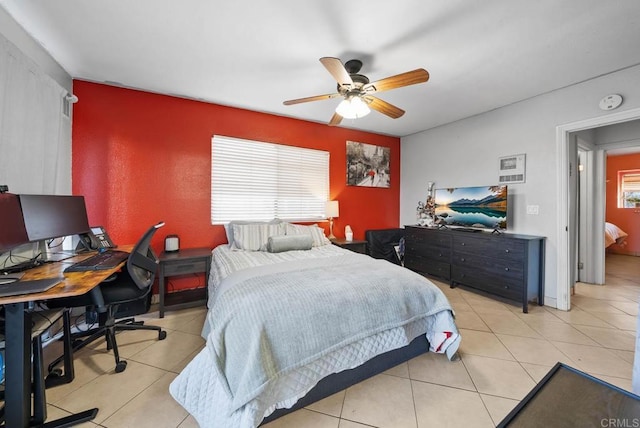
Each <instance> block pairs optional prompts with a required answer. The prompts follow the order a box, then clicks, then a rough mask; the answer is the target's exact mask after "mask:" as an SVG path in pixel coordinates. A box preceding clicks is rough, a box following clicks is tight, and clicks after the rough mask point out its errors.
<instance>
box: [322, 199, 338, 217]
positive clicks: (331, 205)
mask: <svg viewBox="0 0 640 428" xmlns="http://www.w3.org/2000/svg"><path fill="white" fill-rule="evenodd" d="M324 211H325V215H326V216H327V217H329V218H334V217H339V216H340V204H338V201H327V204H326V205H325V209H324Z"/></svg>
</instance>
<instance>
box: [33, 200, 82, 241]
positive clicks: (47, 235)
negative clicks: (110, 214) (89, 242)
mask: <svg viewBox="0 0 640 428" xmlns="http://www.w3.org/2000/svg"><path fill="white" fill-rule="evenodd" d="M20 206H21V207H22V215H23V218H24V225H25V228H26V230H27V236H28V237H29V241H31V242H36V241H42V240H45V239H52V238H60V237H62V236H69V235H77V234H80V233H87V232H88V231H89V230H90V227H89V220H88V219H87V208H86V206H85V204H84V196H61V195H20Z"/></svg>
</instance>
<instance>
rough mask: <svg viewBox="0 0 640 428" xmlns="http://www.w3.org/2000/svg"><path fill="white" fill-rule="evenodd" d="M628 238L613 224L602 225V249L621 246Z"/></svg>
mask: <svg viewBox="0 0 640 428" xmlns="http://www.w3.org/2000/svg"><path fill="white" fill-rule="evenodd" d="M627 236H629V235H628V234H627V233H626V232H625V231H624V230H622V229H620V228H619V227H618V226H616V225H615V224H613V223H609V222H605V224H604V248H609V246H611V245H612V244H618V245H623V244H624V242H625V240H626V239H627Z"/></svg>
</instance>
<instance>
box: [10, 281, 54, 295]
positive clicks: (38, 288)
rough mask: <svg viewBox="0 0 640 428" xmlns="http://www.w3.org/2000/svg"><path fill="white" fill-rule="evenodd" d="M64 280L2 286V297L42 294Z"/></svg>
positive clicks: (17, 282)
mask: <svg viewBox="0 0 640 428" xmlns="http://www.w3.org/2000/svg"><path fill="white" fill-rule="evenodd" d="M63 279H64V278H45V279H34V280H31V281H22V280H20V281H15V282H11V283H9V284H0V297H9V296H18V295H20V294H33V293H42V292H44V291H47V290H48V289H50V288H51V287H53V286H54V285H56V284H58V283H59V282H61V281H62V280H63Z"/></svg>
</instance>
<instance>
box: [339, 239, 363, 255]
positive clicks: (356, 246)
mask: <svg viewBox="0 0 640 428" xmlns="http://www.w3.org/2000/svg"><path fill="white" fill-rule="evenodd" d="M331 243H332V244H333V245H337V246H338V247H342V248H346V249H347V250H351V251H353V252H354V253H360V254H367V241H363V240H360V239H354V240H352V241H347V240H346V239H338V238H336V239H332V240H331Z"/></svg>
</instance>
